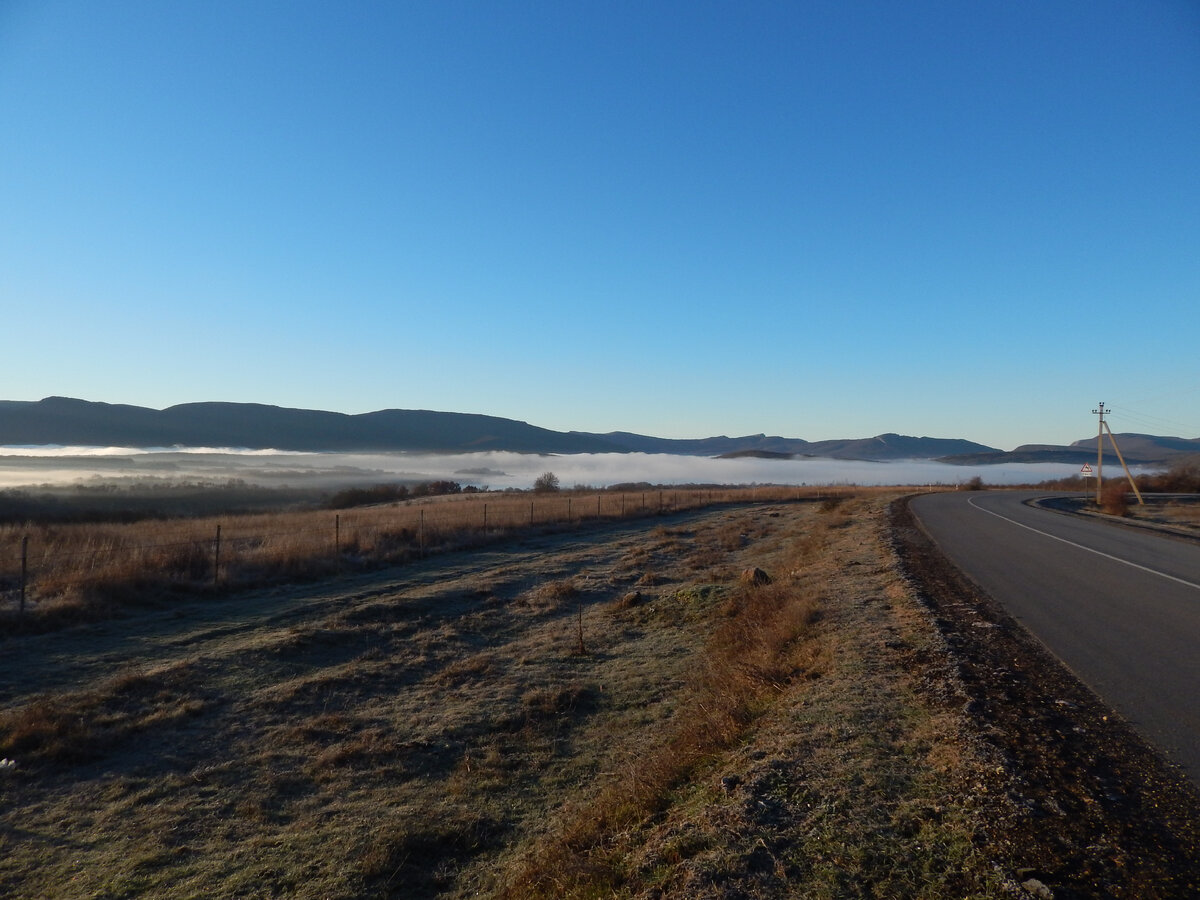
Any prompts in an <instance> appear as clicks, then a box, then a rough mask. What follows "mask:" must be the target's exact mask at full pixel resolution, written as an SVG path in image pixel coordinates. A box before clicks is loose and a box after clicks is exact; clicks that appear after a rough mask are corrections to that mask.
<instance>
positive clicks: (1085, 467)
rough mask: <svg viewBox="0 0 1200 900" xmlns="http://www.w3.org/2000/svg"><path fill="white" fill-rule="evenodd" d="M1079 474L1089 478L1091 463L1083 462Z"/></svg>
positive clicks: (1090, 475)
mask: <svg viewBox="0 0 1200 900" xmlns="http://www.w3.org/2000/svg"><path fill="white" fill-rule="evenodd" d="M1079 474H1080V475H1082V476H1083V477H1084V478H1091V477H1092V464H1091V463H1084V464H1083V468H1082V469H1080V470H1079Z"/></svg>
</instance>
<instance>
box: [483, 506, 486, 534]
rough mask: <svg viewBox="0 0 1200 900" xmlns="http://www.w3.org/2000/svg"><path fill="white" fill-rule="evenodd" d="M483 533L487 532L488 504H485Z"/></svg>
mask: <svg viewBox="0 0 1200 900" xmlns="http://www.w3.org/2000/svg"><path fill="white" fill-rule="evenodd" d="M483 533H484V534H485V535H486V534H487V504H486V503H485V504H483Z"/></svg>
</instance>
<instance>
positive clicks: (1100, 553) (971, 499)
mask: <svg viewBox="0 0 1200 900" xmlns="http://www.w3.org/2000/svg"><path fill="white" fill-rule="evenodd" d="M967 505H968V506H970V507H971V508H973V509H977V510H979V511H980V512H984V513H987V514H988V515H989V516H995V517H996V518H997V519H1003V520H1004V521H1005V522H1011V523H1012V524H1013V525H1016V526H1017V527H1018V528H1024V529H1025V530H1026V531H1032V532H1033V533H1034V534H1040V535H1041V536H1042V537H1048V538H1050V539H1052V540H1055V541H1060V542H1062V543H1064V544H1069V545H1070V546H1072V547H1078V548H1079V549H1080V550H1086V551H1087V552H1088V553H1095V554H1096V555H1097V556H1103V557H1104V558H1105V559H1111V560H1112V561H1113V562H1119V563H1122V564H1123V565H1126V566H1132V567H1133V568H1135V569H1141V570H1142V571H1143V572H1149V573H1150V574H1151V575H1157V576H1158V577H1160V578H1168V579H1170V580H1171V581H1175V582H1178V583H1179V584H1182V585H1184V586H1185V587H1190V588H1194V589H1195V590H1197V591H1200V584H1195V583H1194V582H1191V581H1185V580H1184V579H1182V578H1176V577H1175V576H1174V575H1168V574H1167V573H1166V572H1160V571H1158V569H1151V568H1150V567H1148V566H1142V565H1138V564H1137V563H1135V562H1130V561H1129V560H1127V559H1121V557H1119V556H1113V555H1112V554H1111V553H1105V552H1103V551H1102V550H1094V549H1093V548H1091V547H1085V546H1084V545H1083V544H1077V543H1075V542H1074V541H1068V540H1067V539H1066V538H1061V537H1059V536H1058V535H1056V534H1051V533H1050V532H1048V531H1042V530H1041V529H1038V528H1034V527H1033V526H1032V525H1026V524H1025V523H1024V522H1018V521H1017V520H1016V519H1010V518H1009V517H1008V516H1002V515H1001V514H1000V513H998V512H994V511H993V510H990V509H984V508H983V507H982V506H976V505H975V498H974V497H969V498H967Z"/></svg>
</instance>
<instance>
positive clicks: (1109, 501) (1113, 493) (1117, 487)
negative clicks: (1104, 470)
mask: <svg viewBox="0 0 1200 900" xmlns="http://www.w3.org/2000/svg"><path fill="white" fill-rule="evenodd" d="M1127 491H1128V486H1127V485H1126V484H1125V482H1123V481H1110V482H1109V483H1108V484H1106V485H1105V486H1104V488H1103V490H1101V492H1100V509H1101V510H1103V511H1104V512H1106V513H1108V514H1109V515H1110V516H1122V517H1124V516H1128V515H1129V499H1128V497H1127V496H1126V494H1127Z"/></svg>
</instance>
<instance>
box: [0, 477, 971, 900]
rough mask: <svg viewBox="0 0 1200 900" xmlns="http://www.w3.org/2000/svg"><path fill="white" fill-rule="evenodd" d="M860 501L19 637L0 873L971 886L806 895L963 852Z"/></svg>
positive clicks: (27, 877) (675, 887) (965, 767)
mask: <svg viewBox="0 0 1200 900" xmlns="http://www.w3.org/2000/svg"><path fill="white" fill-rule="evenodd" d="M882 508H883V501H882V500H869V501H867V500H864V501H848V502H847V503H845V504H842V505H841V506H840V507H838V508H837V509H836V510H828V511H822V509H820V507H819V505H818V504H813V503H803V504H788V505H773V506H772V505H762V504H760V505H756V506H748V507H744V508H735V509H717V510H709V511H707V512H693V513H687V514H683V515H680V516H677V517H675V518H674V519H672V521H671V522H670V523H669V525H668V526H667V527H666V528H665V529H664V530H663V532H662V533H659V534H657V535H654V534H651V530H652V529H651V528H649V527H647V528H646V529H640V530H639V529H626V528H619V529H612V530H611V531H610V532H609V533H607V534H606V533H597V534H596V535H594V536H593V537H592V539H590V540H588V541H579V540H578V539H576V537H575V536H567V535H553V534H545V535H541V536H537V537H530V538H529V539H528V541H523V542H522V544H521V545H520V546H513V547H509V548H508V549H507V551H506V553H505V554H504V555H503V558H498V559H496V560H495V561H494V562H487V563H485V562H484V561H483V558H482V557H479V556H477V555H473V554H460V555H454V556H445V557H440V558H437V559H432V560H427V561H426V562H424V563H422V564H421V565H419V566H415V567H413V568H411V569H405V570H398V571H396V572H394V573H391V574H390V575H388V574H386V573H380V574H379V575H377V576H366V575H359V576H355V577H354V578H346V579H340V580H334V581H331V582H328V583H327V584H323V585H315V586H312V587H308V588H288V589H278V588H275V589H271V590H269V591H263V592H260V593H252V594H247V595H245V596H243V597H242V598H240V599H239V600H238V601H237V603H236V604H235V603H234V602H233V601H232V600H231V601H228V602H227V603H226V604H225V605H224V606H222V605H220V604H218V603H216V602H215V601H214V604H205V605H202V604H194V605H193V606H192V607H189V608H188V610H187V614H186V616H181V615H179V614H177V613H176V612H173V611H171V610H164V611H161V612H156V611H147V613H146V614H145V615H144V616H141V617H139V618H138V619H137V620H128V621H123V622H121V623H112V624H108V625H103V626H97V627H96V628H94V629H92V630H91V631H88V632H84V631H73V632H63V633H60V634H50V635H44V636H41V637H31V638H26V639H24V640H23V641H22V647H21V651H22V656H21V658H20V659H16V658H14V657H12V656H9V657H8V658H4V659H0V685H3V686H4V689H5V690H6V691H7V693H5V694H3V695H0V696H2V697H3V700H0V704H2V707H3V708H2V710H0V755H3V756H8V757H12V758H15V759H16V760H17V766H16V772H15V774H14V775H10V776H8V777H5V778H3V779H0V810H2V813H0V895H5V896H30V895H32V896H126V897H137V896H145V897H150V896H153V897H163V898H173V897H191V896H206V897H217V898H221V897H243V896H289V897H299V898H317V897H320V898H350V897H388V896H394V897H406V898H420V897H434V896H437V897H448V898H450V897H453V898H464V897H478V896H538V895H541V896H619V897H629V898H633V897H651V896H673V897H700V896H734V895H738V896H747V897H766V896H789V895H790V896H813V897H818V896H829V897H832V896H872V895H874V896H895V897H903V896H913V897H916V896H927V897H941V896H945V897H949V896H955V897H959V896H971V893H970V891H967V890H963V891H957V892H949V891H948V892H947V893H945V894H940V895H939V894H937V893H931V892H926V893H924V894H920V893H917V892H913V891H908V892H906V891H904V890H896V891H892V892H890V893H888V892H886V891H885V892H883V893H878V892H877V893H875V894H872V893H870V892H866V891H860V892H858V893H854V892H853V891H850V892H847V891H845V890H841V889H840V888H839V887H838V886H839V885H842V886H844V885H847V884H848V885H852V886H853V885H856V884H859V885H861V884H879V885H891V886H902V885H904V884H905V883H908V882H912V881H915V880H918V879H919V878H921V877H924V875H930V874H931V875H933V876H938V875H939V874H940V875H943V876H944V875H945V872H946V870H947V867H948V866H950V865H954V866H959V867H960V868H961V870H962V871H964V872H966V873H967V874H966V875H964V876H962V877H963V878H965V879H968V881H969V880H970V879H976V880H978V879H980V878H982V877H983V876H981V875H980V874H979V873H980V872H981V871H983V870H985V869H986V865H985V863H986V860H984V861H982V862H981V860H980V859H979V858H977V857H973V856H972V855H971V854H970V853H969V852H967V850H966V849H964V847H968V846H969V845H970V835H971V834H972V831H971V829H972V828H975V827H977V826H978V823H977V822H975V821H973V820H972V819H971V818H970V812H969V810H966V811H964V809H963V806H962V804H961V803H960V802H958V801H956V800H955V796H954V792H955V791H963V779H964V777H965V775H964V773H969V772H970V770H971V766H972V765H974V762H973V756H972V751H971V750H970V749H969V748H964V746H963V745H962V743H961V741H959V740H958V739H957V735H956V734H955V728H956V727H957V724H956V723H957V719H956V718H955V717H954V716H953V715H951V714H947V713H946V712H945V710H943V709H940V708H933V707H931V706H930V705H929V704H927V703H926V702H925V701H923V700H922V699H921V697H920V695H919V694H918V693H917V692H916V691H915V689H914V686H913V682H914V681H915V679H916V678H917V677H918V673H919V671H920V667H919V666H917V665H916V663H915V662H914V659H915V658H916V655H917V654H920V653H924V652H926V650H925V649H924V645H923V642H927V641H929V640H930V639H931V638H930V637H929V635H930V633H931V632H932V629H930V628H929V627H928V623H924V622H923V620H922V619H921V618H920V615H919V613H918V612H917V611H916V604H915V603H914V602H913V600H912V598H911V596H909V594H908V593H907V591H906V588H905V586H904V585H903V583H901V582H899V581H898V579H897V577H896V575H895V574H894V572H893V571H892V569H891V568H890V565H891V564H890V561H889V557H888V554H887V552H886V549H885V548H884V546H883V545H882V542H881V538H880V536H879V533H880V529H881V528H882V525H881V524H880V523H881V519H882ZM843 516H844V517H845V518H846V519H847V524H844V525H840V526H839V527H830V526H831V525H838V523H839V522H840V521H841V517H843ZM735 533H736V535H737V541H736V542H734V541H732V540H731V539H730V535H731V534H735ZM527 544H528V546H526V545H527ZM698 552H712V553H714V554H715V556H714V559H715V560H716V563H717V564H716V566H715V568H714V569H712V570H705V571H702V572H701V571H697V570H695V569H693V568H691V566H690V564H689V562H688V560H689V559H690V558H691V557H692V556H693V554H695V553H698ZM752 566H758V567H761V568H762V569H763V570H765V571H767V572H768V573H770V574H771V576H772V581H771V583H770V584H765V585H759V586H753V585H749V584H743V583H741V582H740V580H739V578H738V575H739V573H740V572H742V571H743V570H744V569H746V568H749V567H752ZM713 572H722V573H725V575H724V576H723V577H720V578H717V577H713ZM651 574H652V575H653V577H652V578H648V577H646V576H648V575H651ZM639 582H642V583H640V584H639ZM635 591H636V592H638V593H639V594H640V598H639V600H638V601H637V602H630V601H627V600H626V598H627V597H628V595H629V594H631V593H633V592H635ZM580 623H582V629H583V633H584V634H585V636H586V647H585V652H583V653H580V652H578V646H577V645H578V636H577V630H578V629H579V627H580ZM889 645H895V647H896V648H898V649H890V648H889ZM133 660H136V666H135V664H134V663H133ZM123 661H129V662H128V663H127V664H128V665H129V666H130V668H128V670H126V671H124V672H122V673H120V674H118V675H115V676H103V677H97V676H96V673H100V672H111V671H112V670H113V667H114V666H120V665H122V664H123ZM909 670H912V672H913V674H912V675H911V676H910V675H909V674H907V673H908V672H909ZM55 679H57V680H58V682H59V683H60V684H61V685H62V687H61V689H59V690H57V691H55V690H48V689H47V688H46V687H45V685H46V683H47V682H49V681H52V680H55ZM810 803H811V804H817V805H818V806H819V809H820V810H823V811H822V812H820V813H819V814H818V812H817V811H815V810H814V807H812V806H808V805H806V804H810ZM934 806H937V807H938V808H939V809H940V810H941V811H940V812H937V813H934V812H932V809H933V807H934ZM764 810H765V811H767V812H764ZM785 811H786V814H785ZM768 813H769V815H768ZM755 817H758V818H755ZM801 825H803V827H801ZM793 826H794V827H793ZM889 829H891V830H889ZM839 840H840V841H841V842H842V845H846V846H843V847H842V849H839V844H838V842H839ZM757 842H761V849H760V844H759V843H757ZM789 847H790V848H792V849H791V850H788V849H787V848H789ZM931 848H942V849H931ZM946 848H951V849H946ZM764 854H767V855H766V856H764ZM788 854H791V855H790V856H789V855H788ZM768 856H769V857H770V860H774V862H771V863H770V865H767V862H769V860H768ZM835 859H837V860H841V861H842V863H845V865H846V868H843V869H838V868H837V866H836V865H835V862H834V860H835ZM817 860H825V862H822V863H819V864H818V862H816V861H817ZM776 863H778V865H776ZM838 872H844V873H845V872H849V873H852V874H847V875H845V876H844V878H845V879H850V880H844V881H842V882H839V881H838V880H837V879H838V878H839V877H842V876H838V875H837V873H838ZM776 873H778V874H776ZM718 876H719V877H720V878H724V879H725V882H719V881H714V880H713V879H714V878H717V877H718ZM764 879H766V880H764ZM770 879H776V880H775V881H770ZM906 880H907V881H906ZM943 880H945V879H943ZM965 883H966V882H964V881H961V880H960V881H959V882H956V884H959V885H961V884H965ZM972 883H974V882H972ZM722 884H723V885H724V886H723V887H722V886H721V885H722Z"/></svg>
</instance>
